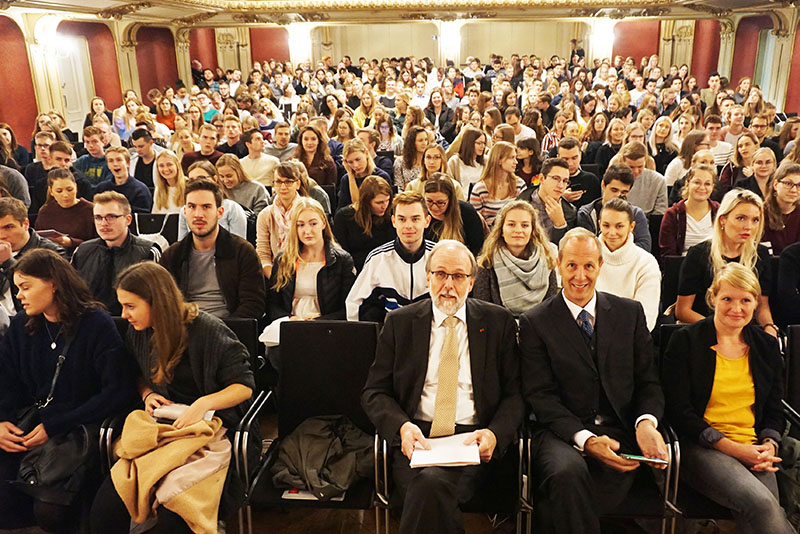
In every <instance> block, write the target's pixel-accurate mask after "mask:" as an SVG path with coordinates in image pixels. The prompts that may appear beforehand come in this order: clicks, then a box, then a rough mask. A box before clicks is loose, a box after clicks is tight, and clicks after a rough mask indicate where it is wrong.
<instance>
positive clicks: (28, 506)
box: [0, 249, 135, 532]
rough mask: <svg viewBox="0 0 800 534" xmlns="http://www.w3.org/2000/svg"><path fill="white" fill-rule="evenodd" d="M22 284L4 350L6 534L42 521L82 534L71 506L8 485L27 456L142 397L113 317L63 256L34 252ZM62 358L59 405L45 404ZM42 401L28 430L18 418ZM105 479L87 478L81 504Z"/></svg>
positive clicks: (0, 521) (0, 507)
mask: <svg viewBox="0 0 800 534" xmlns="http://www.w3.org/2000/svg"><path fill="white" fill-rule="evenodd" d="M14 284H15V286H16V288H17V290H18V292H17V293H16V294H17V297H18V298H19V300H20V302H21V303H22V305H23V307H24V311H21V312H19V313H18V314H17V315H16V316H15V317H14V319H13V320H12V321H11V325H10V326H9V328H8V330H7V331H6V333H5V337H4V338H3V341H2V344H0V529H11V528H21V527H26V526H30V525H32V524H34V523H36V524H38V525H39V526H40V527H42V528H44V529H45V530H47V531H49V532H75V531H76V528H75V525H73V524H72V521H73V516H72V513H73V512H72V511H71V510H70V509H69V507H66V506H61V505H57V504H51V503H46V502H43V501H39V500H34V499H32V498H30V497H28V496H27V495H23V494H22V493H20V492H18V491H16V490H15V489H12V488H11V486H9V485H7V484H6V483H5V482H4V481H5V480H14V479H16V478H17V470H18V468H19V464H20V462H21V460H22V459H23V457H24V456H25V454H26V453H27V452H29V451H33V450H35V449H36V448H37V447H40V446H42V445H44V444H45V443H47V442H48V440H50V439H52V438H55V437H60V436H62V435H64V434H66V433H68V432H70V431H72V430H74V429H76V428H78V427H79V426H80V425H91V424H96V425H99V424H100V423H101V422H102V421H103V420H104V419H105V418H106V417H109V416H112V415H116V414H117V413H120V412H121V411H123V410H124V409H125V407H126V406H128V405H129V404H130V403H131V402H132V401H133V399H134V398H135V397H134V396H133V395H134V389H133V377H134V372H133V367H132V366H131V365H129V361H128V360H127V358H126V356H125V351H124V349H123V345H122V339H121V338H120V335H119V333H118V332H117V329H116V327H115V326H114V322H113V321H112V320H111V317H110V316H109V315H108V313H106V312H105V311H103V310H102V305H101V304H99V303H98V302H96V301H95V300H94V298H93V297H92V294H91V292H90V291H89V288H88V287H87V286H86V282H84V281H83V279H82V278H81V277H80V276H79V275H78V273H77V272H76V271H75V269H74V268H73V267H72V266H71V265H70V264H69V263H67V261H66V260H64V259H63V258H61V257H60V256H59V255H58V254H56V253H55V252H52V251H50V250H45V249H35V250H31V251H30V252H28V253H26V254H25V255H24V256H23V257H22V259H20V260H19V262H17V264H16V269H15V273H14ZM67 345H69V347H68V348H67ZM65 348H67V350H65ZM61 354H63V355H64V356H65V359H64V363H63V365H62V366H61V369H60V372H59V374H58V380H57V381H56V388H55V389H54V390H53V391H52V393H53V397H52V401H49V402H45V401H46V400H47V399H48V396H49V394H50V393H51V387H52V384H53V377H54V373H55V372H56V369H57V368H58V364H57V360H58V359H59V356H60V355H61ZM37 402H40V403H45V405H44V406H43V407H41V408H40V409H39V410H38V418H37V419H38V421H33V422H31V423H30V424H29V425H28V426H25V425H23V422H21V421H20V420H19V419H18V414H20V412H21V411H22V410H24V409H26V408H28V407H31V406H33V405H34V404H35V403H37ZM18 425H19V426H18ZM21 427H23V428H21ZM98 477H99V472H98V473H90V475H89V476H88V477H87V478H86V479H84V481H83V487H84V490H83V492H82V494H79V495H78V496H77V497H76V502H75V504H78V503H79V502H82V501H86V500H87V499H90V498H91V494H92V492H93V491H94V490H95V489H96V487H97V481H96V480H95V479H96V478H98Z"/></svg>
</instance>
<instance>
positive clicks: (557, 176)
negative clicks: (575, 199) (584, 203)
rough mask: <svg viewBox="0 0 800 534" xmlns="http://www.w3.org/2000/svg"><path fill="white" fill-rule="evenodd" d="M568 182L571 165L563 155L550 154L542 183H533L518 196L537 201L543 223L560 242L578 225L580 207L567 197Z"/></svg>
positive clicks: (551, 237)
mask: <svg viewBox="0 0 800 534" xmlns="http://www.w3.org/2000/svg"><path fill="white" fill-rule="evenodd" d="M568 185H569V165H567V162H566V161H564V160H563V159H560V158H550V159H547V160H545V162H544V163H543V164H542V178H541V181H540V182H539V185H537V186H533V185H532V186H529V187H528V188H527V189H525V191H523V192H522V193H520V194H519V197H517V198H519V199H521V200H527V201H528V202H530V203H531V204H533V207H534V208H536V213H538V214H539V224H541V225H542V229H544V231H545V233H547V236H548V237H549V238H550V241H552V242H553V243H555V244H556V245H558V242H559V241H560V240H561V238H562V237H563V236H564V234H566V233H567V231H568V230H569V229H570V228H573V227H574V226H575V218H576V216H577V210H576V209H575V206H573V205H572V204H570V203H569V202H568V201H567V199H565V198H564V191H565V190H566V189H567V186H568Z"/></svg>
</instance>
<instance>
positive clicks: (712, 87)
mask: <svg viewBox="0 0 800 534" xmlns="http://www.w3.org/2000/svg"><path fill="white" fill-rule="evenodd" d="M719 82H720V78H719V72H717V71H714V72H712V73H711V74H709V75H708V87H707V88H705V89H701V90H700V100H702V101H703V102H704V103H705V105H706V109H708V108H711V107H713V106H714V100H716V98H717V93H718V92H719Z"/></svg>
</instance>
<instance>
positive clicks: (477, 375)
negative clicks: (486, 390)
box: [467, 299, 486, 419]
mask: <svg viewBox="0 0 800 534" xmlns="http://www.w3.org/2000/svg"><path fill="white" fill-rule="evenodd" d="M467 338H468V340H469V365H470V371H471V373H472V398H473V401H474V403H475V413H476V414H477V415H478V418H479V419H480V416H481V414H482V413H483V379H484V374H485V372H486V369H485V367H486V322H485V319H484V314H483V312H482V311H481V309H480V308H479V307H478V306H476V305H475V304H474V303H472V302H471V301H470V299H467Z"/></svg>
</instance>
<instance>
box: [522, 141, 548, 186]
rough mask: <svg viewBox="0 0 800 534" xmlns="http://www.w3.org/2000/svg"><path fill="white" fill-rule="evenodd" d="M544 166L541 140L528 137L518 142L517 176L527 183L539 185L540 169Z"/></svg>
mask: <svg viewBox="0 0 800 534" xmlns="http://www.w3.org/2000/svg"><path fill="white" fill-rule="evenodd" d="M541 168H542V157H541V150H540V148H539V140H538V139H536V138H535V137H526V138H524V139H520V140H519V141H518V142H517V176H519V177H520V178H522V179H523V180H524V181H525V183H526V184H527V185H537V184H538V179H537V176H538V175H539V170H540V169H541Z"/></svg>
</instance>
